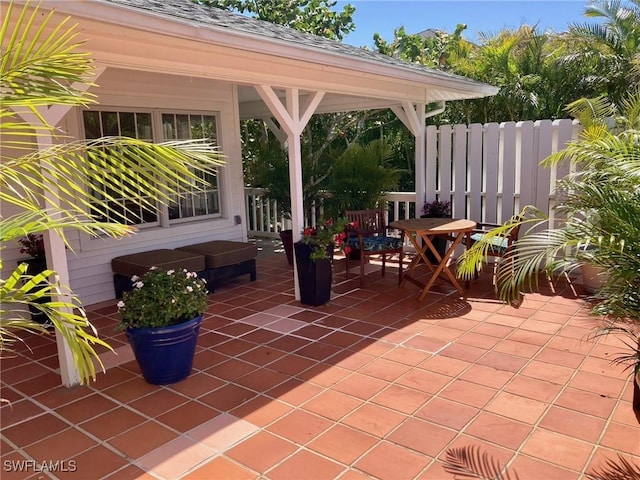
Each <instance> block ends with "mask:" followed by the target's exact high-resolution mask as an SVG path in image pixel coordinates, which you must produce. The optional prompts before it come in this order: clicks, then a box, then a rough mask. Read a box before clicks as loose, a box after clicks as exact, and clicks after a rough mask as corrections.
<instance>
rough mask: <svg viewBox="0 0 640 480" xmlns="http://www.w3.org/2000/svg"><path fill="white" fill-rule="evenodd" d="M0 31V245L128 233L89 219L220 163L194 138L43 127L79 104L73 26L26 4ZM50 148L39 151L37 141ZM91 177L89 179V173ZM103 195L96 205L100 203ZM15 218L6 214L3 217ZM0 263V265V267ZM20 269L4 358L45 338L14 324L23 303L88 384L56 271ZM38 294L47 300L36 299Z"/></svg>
mask: <svg viewBox="0 0 640 480" xmlns="http://www.w3.org/2000/svg"><path fill="white" fill-rule="evenodd" d="M3 14H4V19H3V23H2V29H1V30H0V45H1V52H2V57H1V59H0V72H1V73H0V90H1V92H2V104H1V105H0V121H1V123H0V133H1V134H2V139H3V140H2V142H3V145H2V151H1V157H0V159H1V162H0V202H1V203H2V205H3V217H2V218H1V221H0V244H1V245H2V247H3V248H6V246H7V245H11V244H15V243H16V242H17V241H18V239H21V238H24V236H25V235H38V234H42V233H44V234H45V237H46V236H48V235H57V236H59V237H60V238H62V240H63V241H64V242H65V243H66V244H67V246H68V248H69V251H72V250H71V245H70V244H69V242H68V240H67V234H68V232H69V231H71V230H75V231H78V232H81V233H83V234H88V235H91V236H93V237H99V236H109V237H118V236H122V235H131V234H133V233H135V228H134V227H133V226H130V225H126V224H124V223H115V222H113V223H107V222H102V221H99V220H98V218H101V217H102V216H107V217H109V218H120V219H122V220H123V221H124V219H125V218H126V217H128V218H131V215H135V212H129V211H127V212H124V213H123V212H122V211H120V212H118V211H114V210H113V209H111V208H110V206H109V202H108V200H109V199H111V198H113V197H126V196H129V195H131V194H132V193H133V192H134V191H135V192H137V191H140V190H145V191H146V192H147V194H148V197H147V198H146V199H141V201H146V202H148V203H147V204H148V206H149V207H150V208H151V207H152V206H153V208H155V207H156V205H155V202H156V201H157V202H165V203H166V202H169V201H170V200H171V198H172V197H171V196H172V195H181V194H182V192H184V191H186V190H187V189H190V188H193V187H194V186H195V188H197V189H198V188H203V187H204V186H206V183H204V182H203V180H201V177H200V176H199V175H198V172H202V171H205V172H211V173H213V172H215V168H216V167H217V166H218V165H220V164H221V163H222V161H221V158H220V155H219V154H218V153H217V152H216V151H215V149H214V148H213V147H212V146H210V145H208V144H207V143H205V142H202V141H192V142H172V143H164V144H149V143H145V142H142V141H138V140H133V139H129V138H120V137H109V138H100V139H95V140H90V141H83V140H76V141H69V139H68V138H66V137H65V136H64V135H63V134H61V133H60V132H59V131H58V128H57V126H56V125H53V124H51V123H50V122H49V121H48V118H49V117H48V113H49V111H50V107H51V106H52V105H53V106H62V105H64V106H67V107H69V108H73V107H88V106H90V105H91V104H93V103H95V96H94V95H93V94H91V93H89V92H88V88H89V87H93V86H94V85H93V84H92V83H91V77H92V74H93V72H94V67H93V66H92V60H91V56H90V54H89V53H87V52H83V51H82V50H81V45H82V42H81V41H80V40H79V39H78V35H79V32H80V30H79V28H78V27H76V26H74V25H70V24H69V22H68V19H66V20H62V21H60V20H58V19H57V18H56V17H55V16H54V13H53V12H45V11H41V10H40V9H39V8H38V7H37V6H33V7H32V6H31V5H30V4H29V3H26V4H24V5H22V6H20V7H17V6H15V5H14V4H9V5H8V6H6V8H4V11H3ZM48 144H49V145H51V146H48V147H46V146H44V147H43V146H42V145H48ZM96 172H98V173H99V175H96ZM105 199H106V200H105ZM14 211H15V212H17V213H14V214H8V215H6V212H14ZM3 266H4V265H3ZM26 268H27V265H26V264H21V265H20V266H18V267H17V268H16V269H15V270H14V271H13V272H12V273H9V274H8V275H3V278H4V279H3V280H1V281H0V305H2V307H1V310H0V353H2V354H5V353H6V352H7V350H10V349H11V348H12V345H13V343H14V342H15V341H17V340H18V339H19V334H20V332H21V331H24V330H27V331H31V332H37V333H42V334H47V330H46V329H45V327H44V326H43V325H41V324H39V323H35V322H33V321H30V320H27V319H25V318H24V309H25V307H29V306H30V307H33V308H35V309H37V310H40V311H43V312H45V313H46V315H47V316H48V317H49V319H50V320H51V322H52V323H53V325H54V327H55V328H56V330H57V331H58V332H60V333H61V334H62V335H63V336H64V338H65V339H66V341H67V342H68V344H69V347H70V349H71V352H72V354H73V359H74V361H75V363H76V366H77V368H78V370H79V374H80V378H81V381H83V382H86V381H88V380H89V379H91V378H95V373H96V372H95V367H94V363H93V361H92V358H93V359H95V358H97V352H96V350H95V346H96V345H100V346H102V347H105V348H109V346H108V345H107V344H106V343H105V342H103V341H102V340H100V339H99V338H98V337H97V333H96V331H95V329H94V328H93V327H92V325H91V324H90V323H89V322H88V320H87V316H86V313H85V311H84V309H83V308H82V302H81V301H80V299H79V298H78V297H77V296H75V295H74V294H73V292H71V291H70V290H69V289H68V288H67V287H66V286H64V285H60V284H59V283H58V282H57V281H56V280H55V278H56V272H54V271H51V270H47V271H45V272H42V273H40V274H38V275H35V276H32V275H27V274H26ZM43 297H51V298H52V299H51V300H50V301H48V302H44V303H39V302H38V300H41V299H42V298H43Z"/></svg>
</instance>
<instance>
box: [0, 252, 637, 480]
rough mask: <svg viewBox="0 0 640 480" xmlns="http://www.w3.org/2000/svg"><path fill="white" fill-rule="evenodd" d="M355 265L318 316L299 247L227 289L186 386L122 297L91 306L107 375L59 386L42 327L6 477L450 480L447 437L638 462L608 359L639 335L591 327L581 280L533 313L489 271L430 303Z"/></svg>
mask: <svg viewBox="0 0 640 480" xmlns="http://www.w3.org/2000/svg"><path fill="white" fill-rule="evenodd" d="M343 269H344V267H343V266H342V263H341V262H339V261H338V262H337V264H336V274H335V282H336V283H335V285H334V288H333V291H334V298H333V299H332V301H331V302H330V303H329V304H327V305H325V306H322V307H317V308H308V307H306V306H304V305H301V304H300V303H298V302H296V301H295V300H294V296H293V282H292V272H291V268H290V267H289V266H288V265H287V264H286V260H285V258H284V255H282V254H279V255H273V256H268V257H265V258H260V259H259V261H258V281H256V282H249V281H248V279H246V276H245V277H244V278H240V279H237V280H235V281H233V282H230V283H229V284H228V285H225V286H224V287H221V288H219V289H218V290H217V291H216V292H215V293H214V294H213V295H211V297H210V308H209V311H208V313H207V315H206V319H205V321H204V323H203V325H202V330H201V334H200V338H199V346H198V352H197V354H196V358H195V366H194V371H193V373H192V375H191V376H190V377H189V378H188V379H187V380H185V381H183V382H180V383H178V384H175V385H170V386H164V387H157V386H151V385H148V384H146V383H145V382H144V380H143V379H142V378H141V376H140V373H139V370H138V367H137V365H136V363H135V361H134V360H133V357H132V355H131V351H130V349H129V347H128V345H127V343H126V340H125V336H124V334H123V333H122V332H117V331H114V329H113V327H114V325H115V323H116V311H115V310H116V309H115V306H114V305H115V301H114V302H107V303H105V304H102V305H94V306H91V307H90V308H89V311H90V317H91V319H92V321H93V323H94V324H95V325H96V326H97V327H98V328H99V330H100V332H101V334H102V335H103V336H104V337H105V338H106V339H108V341H109V343H110V344H111V345H112V346H113V347H114V348H115V349H116V350H117V352H118V355H114V354H113V353H109V352H105V353H104V354H103V356H102V357H103V360H104V362H105V364H106V365H107V367H108V371H107V373H106V374H100V375H99V378H98V381H97V382H95V383H93V384H91V385H90V386H86V387H75V388H70V389H67V388H64V387H61V386H59V377H58V375H57V373H56V370H55V369H56V368H57V356H56V348H55V342H54V341H52V340H51V339H49V338H42V337H32V338H27V339H26V341H27V345H28V346H29V348H30V349H31V351H27V348H26V346H25V347H23V348H22V349H21V350H20V352H19V353H18V354H17V355H16V356H15V357H13V358H7V359H3V360H2V364H1V366H2V377H1V380H2V389H1V396H2V398H5V399H7V400H9V401H10V402H11V404H10V405H4V406H3V407H2V409H1V412H0V413H1V415H2V418H1V420H2V430H1V434H2V442H1V448H2V469H3V470H2V474H1V476H2V478H3V479H7V480H9V479H18V478H19V479H23V478H30V479H31V478H33V479H35V478H61V479H65V478H70V479H74V478H75V479H78V478H82V479H84V480H86V479H93V478H95V479H98V478H99V479H102V478H109V479H117V480H120V479H171V480H174V479H190V480H193V479H202V480H210V479H221V480H229V479H255V478H264V479H274V480H278V479H295V480H297V479H305V480H306V479H321V480H324V479H338V478H339V479H344V480H350V479H363V478H378V479H399V480H404V479H448V478H453V475H451V474H448V473H446V472H445V471H444V470H443V467H442V463H443V461H444V459H445V455H446V451H447V449H450V448H455V447H464V446H470V445H474V446H477V447H480V448H482V449H483V451H485V452H487V453H488V454H490V455H491V456H492V457H493V458H494V459H495V460H497V461H499V462H501V463H502V464H503V465H505V466H508V468H509V469H510V470H513V471H515V472H516V473H517V474H518V475H519V476H520V478H522V479H539V478H547V479H550V480H564V479H581V478H586V475H585V474H586V472H589V471H590V470H591V469H592V468H594V467H598V466H603V465H604V463H603V462H604V461H605V460H606V459H614V460H615V459H616V458H617V455H620V456H622V457H623V458H625V459H627V460H629V461H631V462H634V463H635V464H636V465H640V426H639V420H638V417H637V416H636V415H635V414H634V412H633V411H632V408H631V396H632V383H631V380H630V378H629V377H628V375H627V373H626V372H623V371H622V370H621V369H620V368H618V367H615V366H612V365H611V364H610V363H609V359H610V358H611V357H612V355H614V354H615V353H618V352H619V351H621V349H622V348H623V347H622V346H621V345H620V343H619V341H618V340H616V339H614V338H613V337H611V338H600V339H598V340H597V341H594V340H590V339H589V338H588V337H589V334H590V333H591V332H592V331H593V329H594V327H595V326H596V324H597V320H596V319H594V318H590V317H589V316H588V315H587V314H586V311H585V303H584V300H583V299H581V298H580V296H579V294H580V292H581V288H582V287H581V285H579V284H575V285H573V286H572V285H567V284H563V285H555V292H552V289H551V288H550V287H547V288H546V289H545V291H544V292H543V293H539V294H530V295H527V296H526V300H525V302H524V304H523V305H522V308H520V309H518V310H516V309H513V308H511V307H508V306H504V305H501V304H500V303H498V302H497V301H496V300H495V297H494V296H493V293H492V288H491V284H490V278H489V276H488V275H486V276H483V277H481V279H480V280H478V281H476V282H474V283H473V284H472V286H471V289H470V290H469V291H468V296H467V298H466V299H462V298H460V297H459V296H458V295H457V294H456V292H455V291H454V290H453V288H451V287H450V286H449V285H448V284H445V283H442V284H441V283H437V284H436V288H435V291H434V292H433V293H430V294H429V295H428V296H427V297H426V298H425V300H424V301H418V300H417V296H418V291H417V289H416V287H415V286H413V285H412V284H407V285H405V286H404V287H402V288H401V287H398V286H397V276H396V275H395V272H394V270H393V269H390V271H389V272H388V273H387V276H386V277H384V278H383V277H382V276H380V273H379V270H377V267H376V266H375V265H371V266H370V267H369V271H370V274H369V275H368V276H367V281H366V287H365V288H364V289H361V288H359V279H358V278H357V277H355V278H353V277H352V279H351V280H349V281H346V280H345V275H344V271H343ZM24 460H29V461H32V463H25V462H24ZM33 462H36V463H33ZM45 462H46V463H45ZM20 469H22V471H19V470H20Z"/></svg>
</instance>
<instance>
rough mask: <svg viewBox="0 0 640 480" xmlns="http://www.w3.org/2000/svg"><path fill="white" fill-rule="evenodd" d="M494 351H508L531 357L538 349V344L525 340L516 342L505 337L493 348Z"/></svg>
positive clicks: (512, 353) (511, 353) (519, 355)
mask: <svg viewBox="0 0 640 480" xmlns="http://www.w3.org/2000/svg"><path fill="white" fill-rule="evenodd" d="M493 350H494V351H496V352H500V353H508V354H510V355H516V356H518V357H523V358H527V359H529V358H533V357H534V356H535V355H536V354H537V353H538V351H539V350H540V346H539V345H532V344H530V343H525V342H517V341H515V340H512V339H506V340H503V341H502V342H500V344H499V345H497V346H496V347H495V348H494V349H493Z"/></svg>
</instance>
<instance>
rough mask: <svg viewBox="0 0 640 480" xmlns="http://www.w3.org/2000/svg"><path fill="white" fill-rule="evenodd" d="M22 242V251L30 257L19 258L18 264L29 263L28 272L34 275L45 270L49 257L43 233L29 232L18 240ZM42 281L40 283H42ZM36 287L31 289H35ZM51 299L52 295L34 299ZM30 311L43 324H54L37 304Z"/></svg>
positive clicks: (36, 300)
mask: <svg viewBox="0 0 640 480" xmlns="http://www.w3.org/2000/svg"><path fill="white" fill-rule="evenodd" d="M18 243H20V253H22V254H25V255H28V256H29V258H23V259H21V260H18V265H19V264H21V263H26V264H27V271H26V274H27V275H29V276H31V277H33V276H35V275H38V274H39V273H42V272H44V271H45V270H46V269H47V259H46V257H45V251H44V239H43V236H42V234H41V233H29V234H27V235H26V236H24V237H22V238H20V239H19V240H18ZM42 284H43V283H42V282H41V283H40V284H39V285H42ZM33 290H35V289H31V291H33ZM50 301H51V297H49V296H43V297H40V298H37V299H35V300H34V302H36V303H48V302H50ZM29 312H30V313H31V319H32V320H33V321H35V322H38V323H40V324H42V325H47V326H50V325H52V323H51V321H50V320H49V317H47V315H46V314H45V313H44V312H43V311H42V310H40V309H39V308H38V307H36V306H35V305H29Z"/></svg>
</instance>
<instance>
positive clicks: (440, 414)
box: [414, 397, 480, 431]
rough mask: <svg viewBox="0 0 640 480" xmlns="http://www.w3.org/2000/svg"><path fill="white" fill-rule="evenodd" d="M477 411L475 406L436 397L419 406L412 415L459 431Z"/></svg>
mask: <svg viewBox="0 0 640 480" xmlns="http://www.w3.org/2000/svg"><path fill="white" fill-rule="evenodd" d="M479 412H480V410H479V409H477V408H474V407H470V406H468V405H463V404H461V403H457V402H452V401H451V400H446V399H443V398H437V397H436V398H433V399H432V400H431V401H429V402H428V403H427V404H426V405H424V406H423V407H422V408H420V409H419V410H418V411H417V412H416V413H415V414H414V416H415V417H418V418H421V419H424V420H428V421H429V422H431V423H436V424H438V425H442V426H443V427H447V428H451V429H453V430H458V431H460V430H462V429H463V428H464V426H465V425H467V423H469V421H470V420H471V419H472V418H474V417H475V416H476V415H478V413H479Z"/></svg>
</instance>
